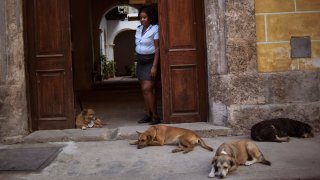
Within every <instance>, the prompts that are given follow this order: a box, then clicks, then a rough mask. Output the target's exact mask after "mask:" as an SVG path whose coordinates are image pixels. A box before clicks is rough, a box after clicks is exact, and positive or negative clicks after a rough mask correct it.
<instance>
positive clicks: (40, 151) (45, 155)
mask: <svg viewBox="0 0 320 180" xmlns="http://www.w3.org/2000/svg"><path fill="white" fill-rule="evenodd" d="M61 149H62V147H35V148H15V149H0V171H38V170H41V169H43V168H44V167H46V166H48V165H49V164H50V163H51V162H52V161H53V160H54V159H55V158H56V157H57V155H58V154H59V153H60V151H61Z"/></svg>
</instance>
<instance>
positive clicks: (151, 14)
mask: <svg viewBox="0 0 320 180" xmlns="http://www.w3.org/2000/svg"><path fill="white" fill-rule="evenodd" d="M142 12H144V13H146V14H147V16H148V18H149V19H150V23H151V24H152V25H154V24H158V12H157V11H156V10H155V8H153V7H152V6H150V5H148V6H146V5H144V6H141V7H140V8H139V18H140V13H142Z"/></svg>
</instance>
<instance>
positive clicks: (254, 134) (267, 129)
mask: <svg viewBox="0 0 320 180" xmlns="http://www.w3.org/2000/svg"><path fill="white" fill-rule="evenodd" d="M313 131H314V130H313V128H312V127H311V126H310V125H308V124H306V123H303V122H300V121H296V120H292V119H288V118H278V119H271V120H265V121H261V122H259V123H257V124H255V125H253V126H252V128H251V138H252V139H253V140H256V141H274V142H287V141H289V140H290V136H291V137H302V138H307V137H313V136H314V132H313Z"/></svg>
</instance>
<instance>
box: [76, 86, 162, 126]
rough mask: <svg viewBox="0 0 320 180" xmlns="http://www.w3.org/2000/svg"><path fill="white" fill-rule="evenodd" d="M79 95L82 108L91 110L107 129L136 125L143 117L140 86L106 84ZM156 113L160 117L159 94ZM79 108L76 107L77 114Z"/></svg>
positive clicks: (159, 95) (159, 94)
mask: <svg viewBox="0 0 320 180" xmlns="http://www.w3.org/2000/svg"><path fill="white" fill-rule="evenodd" d="M78 94H79V95H80V99H81V103H82V106H83V108H92V109H94V110H95V112H96V116H97V117H99V118H100V119H102V120H104V121H105V122H106V123H107V125H106V127H109V128H116V127H121V126H132V125H138V123H137V121H138V120H139V119H141V118H142V117H143V116H144V102H143V97H142V94H141V91H140V85H139V84H138V83H137V82H136V83H131V84H129V85H127V86H126V85H125V84H122V85H119V84H118V85H117V84H113V85H112V84H111V85H110V84H108V85H107V86H103V87H101V86H100V88H98V89H96V90H92V91H82V92H79V93H78ZM157 98H158V111H159V114H160V115H162V105H161V93H160V92H159V93H158V96H157ZM79 112H80V106H79V105H77V113H79Z"/></svg>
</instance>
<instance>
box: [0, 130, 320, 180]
mask: <svg viewBox="0 0 320 180" xmlns="http://www.w3.org/2000/svg"><path fill="white" fill-rule="evenodd" d="M243 138H249V137H247V136H228V137H214V138H204V140H205V141H206V143H207V144H208V145H210V146H212V147H213V148H214V149H215V150H216V149H217V147H218V146H219V145H220V144H222V143H223V142H225V141H230V140H237V139H243ZM129 142H130V140H117V141H90V142H73V141H69V142H52V143H42V144H16V145H1V146H0V148H1V149H3V148H17V147H33V146H61V145H62V146H63V149H62V151H61V152H60V153H59V155H58V156H57V157H56V159H55V160H54V161H53V162H52V163H51V164H50V165H49V166H47V167H46V168H44V169H43V170H42V171H41V172H5V173H4V172H2V173H0V179H6V180H7V179H8V180H11V179H13V180H22V179H23V180H24V179H26V180H37V179H39V180H43V179H54V180H64V179H77V180H78V179H90V180H93V179H104V180H113V179H115V180H127V179H130V180H132V179H133V180H135V179H136V180H141V179H144V180H149V179H151V180H180V179H181V180H189V179H190V180H195V179H196V180H201V179H204V180H206V179H209V178H208V174H209V171H210V169H211V166H210V163H211V160H212V157H213V155H214V152H209V151H207V150H205V149H203V148H201V147H196V148H195V149H194V150H193V151H192V152H190V153H188V154H182V153H175V154H174V153H171V150H172V149H173V148H175V147H174V146H162V147H147V148H144V149H137V148H136V147H135V146H132V145H129ZM256 143H257V145H258V146H259V147H260V149H261V151H262V152H263V153H264V155H265V157H266V158H267V159H268V160H269V161H271V162H272V165H271V166H266V165H262V164H254V165H252V166H250V167H246V166H241V167H239V168H238V170H237V171H235V172H234V173H232V174H229V175H228V176H227V177H226V178H225V179H244V180H247V179H320V155H319V152H320V136H316V137H315V138H308V139H297V138H292V139H291V141H290V142H288V143H274V142H256Z"/></svg>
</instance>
